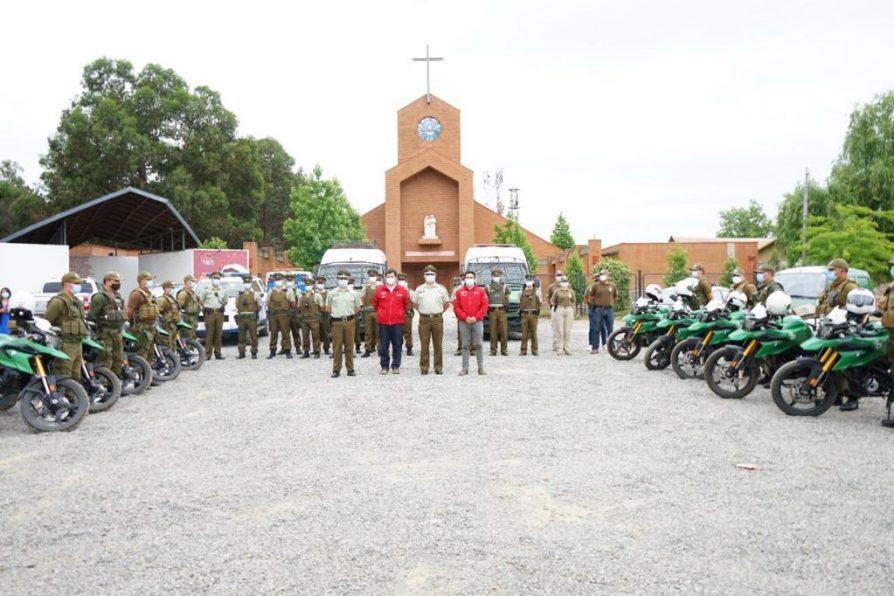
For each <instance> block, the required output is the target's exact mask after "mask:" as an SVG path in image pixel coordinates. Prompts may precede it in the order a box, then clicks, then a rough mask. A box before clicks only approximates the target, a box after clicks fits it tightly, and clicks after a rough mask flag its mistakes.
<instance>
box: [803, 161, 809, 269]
mask: <svg viewBox="0 0 894 596" xmlns="http://www.w3.org/2000/svg"><path fill="white" fill-rule="evenodd" d="M809 186H810V170H808V169H807V168H804V200H803V201H802V202H801V265H803V264H804V261H805V260H806V259H807V198H808V197H807V193H808V190H807V189H808V188H809Z"/></svg>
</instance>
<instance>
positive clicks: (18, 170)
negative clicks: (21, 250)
mask: <svg viewBox="0 0 894 596" xmlns="http://www.w3.org/2000/svg"><path fill="white" fill-rule="evenodd" d="M48 215H49V207H48V205H47V203H46V201H45V200H44V199H43V197H41V196H40V195H39V194H38V193H37V192H36V191H35V190H34V189H32V188H31V187H30V186H28V185H27V184H26V183H25V180H24V178H22V167H21V166H20V165H19V164H18V163H16V162H14V161H9V160H5V161H3V162H0V238H3V237H5V236H8V235H9V234H12V233H13V232H16V231H18V230H20V229H21V228H24V227H26V226H29V225H31V224H32V223H34V222H36V221H39V220H41V219H43V218H45V217H47V216H48Z"/></svg>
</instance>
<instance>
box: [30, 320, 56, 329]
mask: <svg viewBox="0 0 894 596" xmlns="http://www.w3.org/2000/svg"><path fill="white" fill-rule="evenodd" d="M34 326H35V327H37V328H38V329H40V330H41V331H52V330H53V327H52V325H50V322H49V321H47V320H46V319H44V318H41V317H35V318H34Z"/></svg>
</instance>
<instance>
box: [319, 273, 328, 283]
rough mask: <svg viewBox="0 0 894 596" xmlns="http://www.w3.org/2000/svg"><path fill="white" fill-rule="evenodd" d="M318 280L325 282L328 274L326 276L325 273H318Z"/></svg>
mask: <svg viewBox="0 0 894 596" xmlns="http://www.w3.org/2000/svg"><path fill="white" fill-rule="evenodd" d="M317 281H318V282H320V283H324V282H325V281H326V276H325V275H318V276H317Z"/></svg>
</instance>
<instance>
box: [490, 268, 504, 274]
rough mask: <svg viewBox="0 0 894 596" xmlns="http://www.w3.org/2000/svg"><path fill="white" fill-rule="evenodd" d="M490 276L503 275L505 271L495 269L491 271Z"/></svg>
mask: <svg viewBox="0 0 894 596" xmlns="http://www.w3.org/2000/svg"><path fill="white" fill-rule="evenodd" d="M490 274H491V275H503V270H502V269H496V268H495V269H491V271H490Z"/></svg>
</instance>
